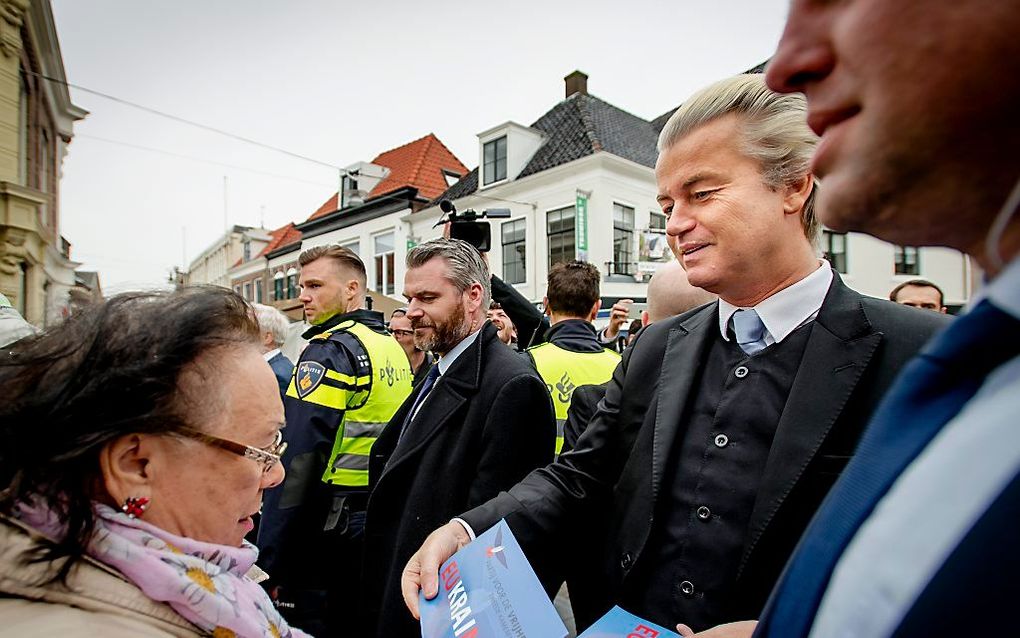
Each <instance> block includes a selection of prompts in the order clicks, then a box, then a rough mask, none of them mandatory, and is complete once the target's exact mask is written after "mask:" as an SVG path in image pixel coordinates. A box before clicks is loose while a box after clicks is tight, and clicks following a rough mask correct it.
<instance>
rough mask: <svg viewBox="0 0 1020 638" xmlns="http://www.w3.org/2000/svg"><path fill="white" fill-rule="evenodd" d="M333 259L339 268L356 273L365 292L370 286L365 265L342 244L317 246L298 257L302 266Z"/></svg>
mask: <svg viewBox="0 0 1020 638" xmlns="http://www.w3.org/2000/svg"><path fill="white" fill-rule="evenodd" d="M323 257H325V258H327V259H332V260H333V261H334V262H336V264H337V265H338V266H341V267H344V268H347V269H349V270H352V271H354V274H355V275H356V276H357V278H358V281H359V282H361V289H362V291H364V289H365V286H366V285H367V284H368V275H367V274H366V272H365V263H364V262H363V261H361V257H358V254H357V253H355V252H354V251H353V250H351V249H350V248H347V247H345V246H341V245H340V244H326V245H325V246H315V247H314V248H309V249H308V250H306V251H304V252H302V253H301V255H299V256H298V263H299V264H300V265H302V266H307V265H308V264H310V263H312V262H313V261H316V260H317V259H322V258H323Z"/></svg>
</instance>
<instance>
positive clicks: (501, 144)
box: [482, 135, 506, 185]
mask: <svg viewBox="0 0 1020 638" xmlns="http://www.w3.org/2000/svg"><path fill="white" fill-rule="evenodd" d="M482 164H483V176H484V178H485V179H483V180H482V185H485V184H491V183H493V182H498V181H499V180H501V179H506V136H505V135H504V136H503V137H500V138H498V139H495V140H492V141H491V142H486V143H485V145H484V146H483V147H482Z"/></svg>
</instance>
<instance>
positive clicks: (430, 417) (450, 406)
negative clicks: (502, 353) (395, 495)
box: [377, 323, 496, 481]
mask: <svg viewBox="0 0 1020 638" xmlns="http://www.w3.org/2000/svg"><path fill="white" fill-rule="evenodd" d="M495 333H496V329H495V328H494V327H493V326H492V324H490V323H486V324H485V326H484V327H482V329H481V330H480V332H479V334H478V337H477V338H476V339H475V342H474V343H472V344H471V345H470V346H469V347H468V349H467V350H465V351H464V352H463V353H461V355H460V356H459V357H457V360H456V361H454V362H453V365H451V366H450V369H449V370H447V371H446V374H444V375H443V376H441V377H440V378H439V380H438V381H436V385H435V386H434V387H433V388H432V392H431V393H430V394H429V396H428V397H426V398H425V402H424V403H422V405H421V408H420V409H419V410H418V414H417V416H415V418H414V419H413V420H412V421H411V422H410V423H409V424H408V425H407V432H405V433H404V436H403V438H400V440H399V443H395V448H394V450H393V454H392V456H390V459H389V461H388V462H387V464H386V469H385V470H384V471H383V473H382V476H381V477H380V481H382V479H383V477H385V476H386V475H387V474H389V473H390V472H391V471H392V470H393V469H394V468H395V467H398V466H399V465H400V464H401V463H403V462H405V461H406V460H407V459H409V458H411V457H413V456H414V455H415V454H416V453H417V452H418V451H419V450H421V449H422V448H424V447H425V445H426V444H427V443H428V442H429V440H430V439H431V438H432V437H433V436H434V435H435V434H436V433H437V432H439V431H440V430H442V429H443V428H444V427H445V426H446V425H447V424H448V423H449V422H450V419H451V418H452V417H453V416H454V415H456V414H458V413H459V411H460V408H461V407H462V406H463V405H464V404H465V403H466V402H467V400H468V397H471V396H473V395H474V394H476V392H477V390H478V387H479V378H480V377H481V371H482V353H483V351H484V350H485V346H486V344H487V343H488V342H489V341H490V340H491V339H492V338H493V337H494V336H495ZM436 365H438V364H436ZM415 397H416V393H412V395H411V396H410V397H408V398H407V399H406V400H405V401H404V406H403V407H402V408H401V409H400V410H398V413H397V414H396V415H395V416H394V422H397V421H396V419H397V418H398V417H399V418H400V419H401V420H400V421H399V423H403V419H404V416H405V415H406V413H407V412H406V411H407V410H410V409H411V406H412V405H414V398H415ZM392 429H393V428H386V430H387V433H388V435H389V437H392V438H398V437H399V432H397V431H390V430H392ZM377 444H378V442H377Z"/></svg>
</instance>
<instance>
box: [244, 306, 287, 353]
mask: <svg viewBox="0 0 1020 638" xmlns="http://www.w3.org/2000/svg"><path fill="white" fill-rule="evenodd" d="M252 307H253V308H255V317H256V318H257V319H258V320H259V330H261V331H262V332H263V333H266V332H271V333H273V341H275V342H276V345H277V346H282V345H283V342H284V341H286V340H287V335H288V334H289V333H290V320H289V319H287V315H285V314H283V313H282V312H280V311H279V310H277V309H276V308H273V307H272V306H266V305H264V304H260V303H256V304H252Z"/></svg>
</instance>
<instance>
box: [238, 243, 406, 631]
mask: <svg viewBox="0 0 1020 638" xmlns="http://www.w3.org/2000/svg"><path fill="white" fill-rule="evenodd" d="M299 262H300V264H301V275H300V285H301V296H300V299H301V303H302V304H303V306H304V313H305V319H306V320H307V321H308V323H309V324H311V328H309V329H308V330H307V331H306V332H305V333H304V334H303V335H302V336H303V337H304V338H305V339H308V341H309V343H308V346H307V347H306V348H305V350H304V352H303V353H302V354H301V357H300V359H299V360H298V363H297V365H296V366H295V368H294V375H293V377H292V378H291V382H290V385H289V387H288V388H287V396H286V397H285V400H284V407H285V409H286V416H287V427H286V429H285V430H284V437H285V439H286V440H287V442H288V444H289V446H288V448H287V452H286V454H285V455H284V456H283V463H284V466H285V468H286V470H287V477H286V479H285V480H284V482H283V484H282V485H281V486H280V487H279V488H277V489H274V490H271V491H270V492H267V493H266V495H265V499H264V501H265V502H264V507H263V518H262V525H261V527H260V529H259V538H258V545H259V547H260V549H261V560H260V566H261V567H262V568H263V569H264V570H265V571H266V572H268V573H269V580H268V581H267V583H266V584H267V585H268V587H269V590H270V593H271V594H272V595H273V597H274V600H275V601H276V604H277V605H278V606H279V608H280V611H281V612H282V613H283V615H284V616H285V617H287V619H288V620H289V621H290V622H291V623H292V624H294V625H295V626H297V627H300V628H302V629H304V630H306V631H308V632H309V633H311V634H313V635H323V636H326V635H339V634H342V633H345V632H344V631H343V626H344V624H345V623H346V622H347V620H349V619H350V618H351V617H353V616H354V612H355V610H354V609H353V607H352V605H353V603H354V601H356V600H357V599H358V586H359V575H358V572H359V569H360V566H361V554H362V551H361V550H362V534H363V531H364V523H365V508H366V505H367V501H368V491H367V490H368V460H369V452H370V450H371V448H372V444H373V443H374V442H375V440H376V438H378V436H379V434H380V432H381V431H382V429H383V427H385V425H386V423H387V422H388V421H389V420H390V418H391V417H392V416H393V414H394V412H396V410H397V408H399V407H400V404H401V403H403V401H404V399H405V398H406V397H407V396H408V395H409V394H410V393H411V378H412V374H411V368H410V364H409V363H408V360H407V356H406V355H405V354H404V351H403V349H401V347H400V344H398V343H397V342H396V341H395V340H393V339H392V338H391V337H390V336H389V335H388V334H387V331H386V327H385V325H384V324H383V317H382V315H381V314H380V313H378V312H372V311H369V310H365V309H364V305H365V287H366V276H365V265H364V264H363V263H362V261H361V259H359V258H358V256H357V255H356V254H355V253H354V252H353V251H351V250H349V249H347V248H343V247H341V246H337V245H328V246H318V247H315V248H311V249H309V250H306V251H304V252H303V253H301V256H300V257H299Z"/></svg>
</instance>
